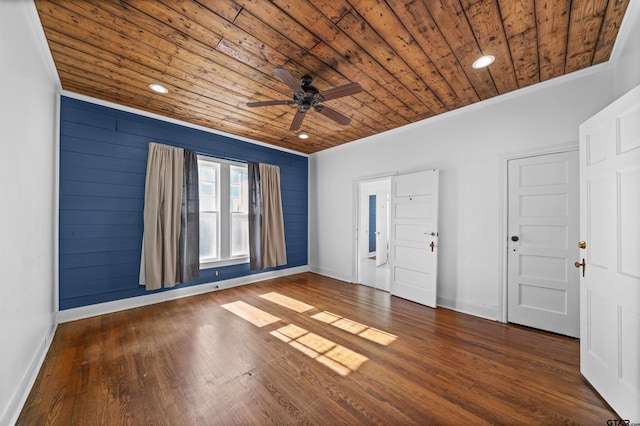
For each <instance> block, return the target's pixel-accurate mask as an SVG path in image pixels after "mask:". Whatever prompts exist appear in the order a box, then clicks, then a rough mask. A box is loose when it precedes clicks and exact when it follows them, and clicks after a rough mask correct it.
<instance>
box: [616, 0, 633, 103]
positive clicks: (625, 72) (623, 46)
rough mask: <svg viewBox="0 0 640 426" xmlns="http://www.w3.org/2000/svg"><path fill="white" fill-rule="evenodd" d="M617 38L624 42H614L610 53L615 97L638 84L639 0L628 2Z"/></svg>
mask: <svg viewBox="0 0 640 426" xmlns="http://www.w3.org/2000/svg"><path fill="white" fill-rule="evenodd" d="M618 38H619V39H621V38H624V43H616V45H615V47H614V51H613V54H612V60H614V61H615V70H616V72H615V91H616V93H615V97H616V99H617V98H619V97H620V96H622V95H624V94H625V93H627V92H628V91H629V90H631V89H633V88H634V87H636V86H638V85H640V1H632V2H630V3H629V6H628V8H627V12H626V13H625V16H624V20H623V21H622V25H621V26H620V35H619V37H618Z"/></svg>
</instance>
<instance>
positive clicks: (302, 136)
mask: <svg viewBox="0 0 640 426" xmlns="http://www.w3.org/2000/svg"><path fill="white" fill-rule="evenodd" d="M298 137H299V138H300V139H309V135H308V134H306V133H300V134H299V135H298Z"/></svg>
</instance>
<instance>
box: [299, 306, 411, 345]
mask: <svg viewBox="0 0 640 426" xmlns="http://www.w3.org/2000/svg"><path fill="white" fill-rule="evenodd" d="M311 318H313V319H317V320H318V321H322V322H324V323H326V324H331V325H332V326H334V327H337V328H339V329H341V330H344V331H348V332H349V333H351V334H355V335H358V336H360V337H362V338H364V339H367V340H370V341H372V342H375V343H378V344H380V345H384V346H389V345H390V344H391V343H393V342H394V341H395V340H396V339H397V338H398V336H396V335H395V334H391V333H387V332H386V331H382V330H378V329H377V328H373V327H369V326H367V325H364V324H361V323H359V322H356V321H352V320H350V319H347V318H344V317H341V316H340V315H336V314H332V313H331V312H327V311H324V312H318V313H317V314H315V315H311Z"/></svg>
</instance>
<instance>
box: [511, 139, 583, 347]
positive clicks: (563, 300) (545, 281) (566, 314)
mask: <svg viewBox="0 0 640 426" xmlns="http://www.w3.org/2000/svg"><path fill="white" fill-rule="evenodd" d="M508 179H509V216H508V220H509V241H508V250H509V252H508V255H507V265H508V267H507V271H508V279H507V283H508V284H507V297H508V309H507V314H508V321H509V322H513V323H516V324H522V325H526V326H529V327H534V328H538V329H541V330H546V331H552V332H554V333H560V334H564V335H567V336H572V337H578V336H579V334H580V281H579V274H578V271H576V270H575V268H574V267H573V262H574V261H575V259H576V258H577V256H578V250H579V249H578V246H577V242H578V235H579V226H578V220H579V214H578V208H579V202H578V196H579V191H578V187H579V172H578V152H577V151H570V152H560V153H556V154H548V155H540V156H536V157H528V158H520V159H516V160H511V161H509V178H508Z"/></svg>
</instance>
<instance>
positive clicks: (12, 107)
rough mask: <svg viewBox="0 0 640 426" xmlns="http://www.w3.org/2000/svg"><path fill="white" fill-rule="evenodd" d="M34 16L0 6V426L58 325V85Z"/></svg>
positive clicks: (12, 414)
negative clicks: (55, 194)
mask: <svg viewBox="0 0 640 426" xmlns="http://www.w3.org/2000/svg"><path fill="white" fill-rule="evenodd" d="M35 13H36V12H35V6H34V5H33V3H32V2H30V1H29V2H27V1H0V200H1V201H0V425H6V424H11V423H13V422H14V421H15V418H16V416H17V414H18V413H19V410H20V409H21V408H22V404H23V403H24V398H25V397H26V395H27V393H28V392H29V389H30V387H31V385H32V381H33V380H34V378H35V374H37V371H38V369H39V367H40V364H41V361H42V358H43V357H44V351H45V349H46V348H47V345H48V343H49V340H50V338H51V333H52V332H53V330H54V327H55V325H54V311H55V301H54V296H55V290H54V287H55V280H54V270H55V269H54V268H55V265H54V241H55V237H54V232H55V226H54V217H55V216H54V213H53V212H54V201H55V200H54V182H55V173H54V170H55V168H54V164H55V152H57V149H56V143H57V142H56V137H55V135H56V117H57V113H56V111H57V107H56V103H57V96H56V93H57V91H58V89H57V84H58V82H57V81H56V79H55V78H54V77H52V75H53V73H52V71H51V70H52V68H51V67H52V64H51V62H50V56H48V55H47V53H46V50H45V49H44V46H43V43H42V38H41V35H42V29H41V28H40V27H39V22H38V20H37V16H36V14H35Z"/></svg>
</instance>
